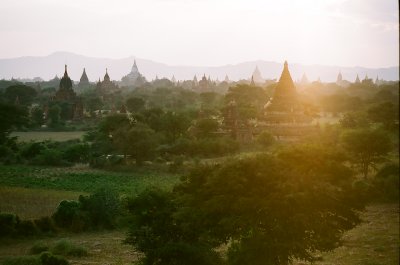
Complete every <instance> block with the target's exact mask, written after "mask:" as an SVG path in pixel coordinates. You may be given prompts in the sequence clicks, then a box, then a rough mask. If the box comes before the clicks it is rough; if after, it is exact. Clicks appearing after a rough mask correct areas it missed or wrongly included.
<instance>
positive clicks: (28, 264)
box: [2, 256, 43, 265]
mask: <svg viewBox="0 0 400 265" xmlns="http://www.w3.org/2000/svg"><path fill="white" fill-rule="evenodd" d="M42 264H43V263H41V261H40V259H39V258H38V257H37V256H21V257H12V258H7V259H5V260H4V261H3V263H2V265H42Z"/></svg>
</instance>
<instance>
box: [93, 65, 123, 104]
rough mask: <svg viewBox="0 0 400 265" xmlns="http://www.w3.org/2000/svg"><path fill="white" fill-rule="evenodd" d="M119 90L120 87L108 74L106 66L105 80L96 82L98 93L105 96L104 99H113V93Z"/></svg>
mask: <svg viewBox="0 0 400 265" xmlns="http://www.w3.org/2000/svg"><path fill="white" fill-rule="evenodd" d="M118 91H119V87H118V86H117V85H116V84H114V83H113V82H112V81H111V79H110V76H109V75H108V70H107V68H106V74H105V75H104V78H103V81H100V78H99V81H98V82H97V84H96V94H97V95H99V96H100V97H102V98H103V100H107V99H111V98H112V94H113V93H115V92H118Z"/></svg>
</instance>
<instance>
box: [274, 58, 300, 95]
mask: <svg viewBox="0 0 400 265" xmlns="http://www.w3.org/2000/svg"><path fill="white" fill-rule="evenodd" d="M296 94H297V93H296V87H295V86H294V83H293V79H292V77H291V75H290V72H289V67H288V63H287V61H285V63H284V66H283V71H282V74H281V77H280V78H279V82H278V85H277V86H276V88H275V93H274V98H279V97H287V96H295V95H296Z"/></svg>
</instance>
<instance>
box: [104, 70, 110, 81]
mask: <svg viewBox="0 0 400 265" xmlns="http://www.w3.org/2000/svg"><path fill="white" fill-rule="evenodd" d="M103 80H104V81H105V82H110V81H111V80H110V76H109V75H108V69H107V68H106V74H105V75H104V79H103Z"/></svg>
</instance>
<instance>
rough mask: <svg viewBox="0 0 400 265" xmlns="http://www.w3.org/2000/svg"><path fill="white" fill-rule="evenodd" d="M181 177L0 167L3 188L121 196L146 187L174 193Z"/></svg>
mask: <svg viewBox="0 0 400 265" xmlns="http://www.w3.org/2000/svg"><path fill="white" fill-rule="evenodd" d="M178 179H179V177H178V176H177V175H173V174H167V173H159V172H152V171H145V170H143V171H140V172H131V173H130V172H127V173H125V172H121V173H120V172H109V171H103V170H94V169H90V168H87V167H71V168H51V167H50V168H49V167H46V168H45V167H34V166H0V186H10V187H24V188H35V189H52V190H65V191H80V192H94V191H96V190H97V189H99V188H102V187H109V188H111V189H114V190H115V191H117V192H119V193H121V194H122V193H124V194H136V193H138V192H140V191H142V190H144V189H145V188H146V187H149V186H157V187H162V188H165V189H171V188H172V187H173V185H174V184H175V183H177V182H178Z"/></svg>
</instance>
